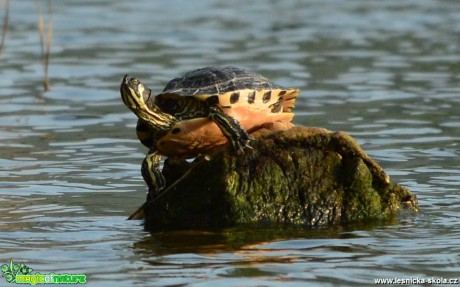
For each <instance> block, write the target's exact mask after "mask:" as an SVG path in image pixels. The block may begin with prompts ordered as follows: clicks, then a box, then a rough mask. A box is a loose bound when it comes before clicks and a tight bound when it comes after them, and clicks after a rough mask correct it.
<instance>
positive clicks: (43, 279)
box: [2, 260, 86, 285]
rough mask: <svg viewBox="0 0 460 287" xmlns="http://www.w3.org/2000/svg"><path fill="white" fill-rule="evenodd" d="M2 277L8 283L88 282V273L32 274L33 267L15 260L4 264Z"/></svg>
mask: <svg viewBox="0 0 460 287" xmlns="http://www.w3.org/2000/svg"><path fill="white" fill-rule="evenodd" d="M2 277H5V279H6V281H7V282H8V283H16V284H30V285H36V284H86V275H84V274H67V273H66V274H55V273H49V274H40V273H38V272H36V273H34V274H32V268H29V267H27V266H26V265H25V264H24V263H21V264H19V265H18V264H14V263H13V260H11V261H10V263H9V264H4V265H2Z"/></svg>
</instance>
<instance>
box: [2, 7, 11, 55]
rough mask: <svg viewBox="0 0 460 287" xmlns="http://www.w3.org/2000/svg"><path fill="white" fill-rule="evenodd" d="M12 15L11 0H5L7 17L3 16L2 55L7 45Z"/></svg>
mask: <svg viewBox="0 0 460 287" xmlns="http://www.w3.org/2000/svg"><path fill="white" fill-rule="evenodd" d="M9 15H10V0H6V2H5V17H4V18H3V27H2V38H1V40H0V56H1V55H2V51H3V46H4V45H5V39H6V33H7V32H8V22H9Z"/></svg>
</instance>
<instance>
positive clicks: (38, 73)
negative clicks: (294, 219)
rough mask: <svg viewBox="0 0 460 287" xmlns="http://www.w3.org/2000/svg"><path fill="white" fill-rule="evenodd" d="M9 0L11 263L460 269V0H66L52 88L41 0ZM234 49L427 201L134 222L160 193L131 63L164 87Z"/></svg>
mask: <svg viewBox="0 0 460 287" xmlns="http://www.w3.org/2000/svg"><path fill="white" fill-rule="evenodd" d="M4 2H5V0H3V1H0V5H1V7H4V6H3V4H4ZM11 2H12V3H11V11H10V12H11V13H10V29H9V31H8V35H7V39H6V46H5V49H4V51H3V53H2V55H1V58H0V67H1V69H0V147H1V148H0V217H1V221H0V264H4V263H7V262H9V260H11V259H13V260H14V261H15V262H21V261H23V262H25V263H26V264H27V265H28V266H29V267H31V268H33V270H34V272H40V273H42V274H43V273H49V272H55V273H77V274H78V273H84V274H86V275H87V276H88V285H89V286H154V285H155V286H165V285H176V286H177V285H182V284H189V285H190V286H306V284H308V283H310V285H322V286H359V285H361V286H369V285H372V284H373V283H374V281H373V278H394V277H399V278H410V277H420V278H431V277H435V278H441V277H444V278H458V277H459V275H458V274H459V272H460V258H459V254H460V247H459V246H460V223H459V222H460V216H459V211H460V196H459V184H460V161H459V154H460V153H459V138H460V113H459V110H460V65H459V63H460V56H459V55H460V41H459V37H458V35H460V2H458V1H447V0H445V1H441V0H439V1H435V0H413V1H340V0H335V1H332V0H331V1H295V0H286V1H282V2H281V1H252V2H251V1H249V2H248V1H239V0H238V1H219V0H203V1H175V0H174V1H173V0H168V1H147V0H141V1H109V0H105V1H104V0H97V1H76V0H74V1H70V0H68V1H53V25H54V27H53V45H52V57H51V65H50V79H51V88H52V89H51V91H50V92H43V88H42V77H43V68H42V66H41V61H40V47H39V37H38V33H37V27H36V23H37V16H36V11H35V6H34V5H33V2H32V1H11ZM42 4H45V3H42ZM1 9H2V10H0V15H2V16H0V17H3V12H4V10H3V8H1ZM42 9H43V10H44V11H46V6H45V5H43V6H42ZM2 19H3V18H2ZM45 20H46V19H45ZM226 64H232V65H239V66H243V67H246V68H249V69H251V70H254V71H257V72H259V73H262V74H264V75H266V76H267V77H269V78H271V79H274V80H276V81H277V82H278V83H280V84H283V85H285V86H288V87H298V88H301V89H302V90H303V92H302V96H301V98H300V100H299V102H298V105H297V108H296V112H297V116H296V118H295V122H296V123H297V124H300V125H309V126H320V127H326V128H328V129H331V130H343V131H347V132H349V133H351V134H352V135H353V136H354V137H355V138H356V139H357V140H358V141H359V143H360V144H361V145H362V146H363V148H364V149H365V150H366V151H367V152H368V153H369V154H370V155H371V156H372V157H374V158H375V159H376V160H377V161H378V162H379V163H381V165H382V166H383V167H384V168H385V170H386V171H387V172H388V173H389V174H390V175H391V176H392V180H393V181H395V182H399V183H401V184H403V185H405V186H407V187H409V188H410V189H411V190H412V191H413V192H414V193H415V194H417V196H418V198H419V203H420V209H421V212H420V214H419V215H417V216H409V217H405V218H401V219H400V220H399V221H396V222H394V224H387V225H371V226H369V225H353V226H343V227H327V228H322V229H318V230H290V229H284V230H283V229H282V230H278V229H275V230H272V229H253V228H246V229H245V228H234V229H226V230H220V231H200V230H191V231H182V232H163V233H156V234H149V233H147V232H145V231H143V229H142V226H141V225H140V224H139V223H138V222H131V221H126V220H125V219H126V217H127V216H128V215H129V214H130V212H132V211H134V210H135V209H136V208H137V207H138V206H139V204H140V203H142V201H143V200H144V197H145V187H144V184H143V182H142V179H141V176H140V172H139V169H140V163H141V161H142V159H143V156H144V154H145V152H146V150H145V149H144V148H143V147H142V146H141V145H140V143H139V142H138V141H137V140H136V138H135V132H134V127H135V124H136V119H135V116H134V115H133V114H132V113H131V112H130V111H128V109H127V108H126V107H125V106H124V105H123V104H122V102H121V99H120V96H119V92H118V86H119V83H120V81H121V78H122V76H123V75H124V74H126V73H130V74H136V75H137V76H138V77H140V78H141V79H143V80H144V81H145V82H146V83H148V85H149V86H150V87H152V88H153V89H154V90H156V91H159V90H160V89H161V88H162V87H163V86H164V85H165V83H166V82H167V81H168V80H169V79H171V78H172V77H173V76H176V75H177V74H180V73H182V72H184V71H187V70H190V69H194V68H197V67H201V66H206V65H226ZM1 280H5V279H4V278H0V281H1ZM1 282H3V284H6V283H5V281H1Z"/></svg>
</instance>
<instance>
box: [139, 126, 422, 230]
mask: <svg viewBox="0 0 460 287" xmlns="http://www.w3.org/2000/svg"><path fill="white" fill-rule="evenodd" d="M253 136H254V137H255V138H256V140H254V141H253V142H251V146H252V147H253V151H246V152H245V153H244V154H242V153H239V154H236V153H235V152H233V151H232V150H231V149H230V147H229V146H223V147H220V148H217V149H216V150H214V151H213V152H212V153H211V154H210V155H208V156H207V157H206V160H205V159H204V158H203V157H201V158H198V159H197V160H195V163H193V164H192V165H191V168H186V169H184V168H181V166H180V165H177V164H176V163H175V162H173V161H169V160H167V161H166V162H165V167H164V169H163V173H164V175H165V177H166V180H167V184H168V185H172V184H173V183H174V185H173V186H172V187H171V188H167V189H166V190H165V192H163V193H161V194H160V195H159V196H157V197H156V198H154V200H153V201H151V202H147V203H146V204H144V206H143V209H144V210H143V212H144V214H145V227H146V228H147V229H163V228H203V227H225V226H231V225H236V224H245V223H267V224H300V225H304V226H317V225H332V224H340V223H348V222H358V221H365V220H370V219H379V218H385V217H387V216H390V215H394V214H395V213H396V212H397V211H398V210H400V209H401V208H402V207H409V209H412V210H414V211H416V210H417V200H416V197H415V196H414V195H413V194H412V193H411V192H410V191H409V190H408V189H407V188H404V187H402V186H400V185H397V184H395V185H392V184H391V182H390V179H389V177H388V176H387V175H386V174H385V172H384V171H383V169H382V168H381V167H380V166H379V165H378V164H377V163H376V162H375V161H374V160H373V159H372V158H370V157H369V156H368V155H367V154H366V153H365V152H364V151H363V150H362V149H361V147H360V146H359V145H358V144H357V143H356V142H355V141H354V140H353V138H351V137H350V136H349V135H347V134H346V133H343V132H336V133H333V132H330V131H328V130H325V129H320V128H305V127H293V128H290V129H288V130H284V131H275V132H273V131H268V130H261V131H258V132H256V133H255V134H253ZM180 177H182V178H181V180H180V181H178V182H175V181H176V180H177V179H178V178H180Z"/></svg>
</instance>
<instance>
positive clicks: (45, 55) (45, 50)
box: [34, 0, 53, 91]
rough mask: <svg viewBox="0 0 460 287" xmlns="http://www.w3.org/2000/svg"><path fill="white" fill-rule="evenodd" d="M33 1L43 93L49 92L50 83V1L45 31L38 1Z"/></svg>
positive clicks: (49, 1) (49, 0)
mask: <svg viewBox="0 0 460 287" xmlns="http://www.w3.org/2000/svg"><path fill="white" fill-rule="evenodd" d="M34 1H35V5H36V6H37V13H38V33H39V35H40V48H41V57H42V64H43V72H44V81H43V87H44V89H45V91H49V90H50V82H49V77H48V67H49V63H50V55H51V43H52V39H53V24H52V23H53V22H52V9H51V0H48V27H47V29H46V31H45V25H44V20H43V14H42V10H41V7H40V0H34ZM45 37H46V42H45Z"/></svg>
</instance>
